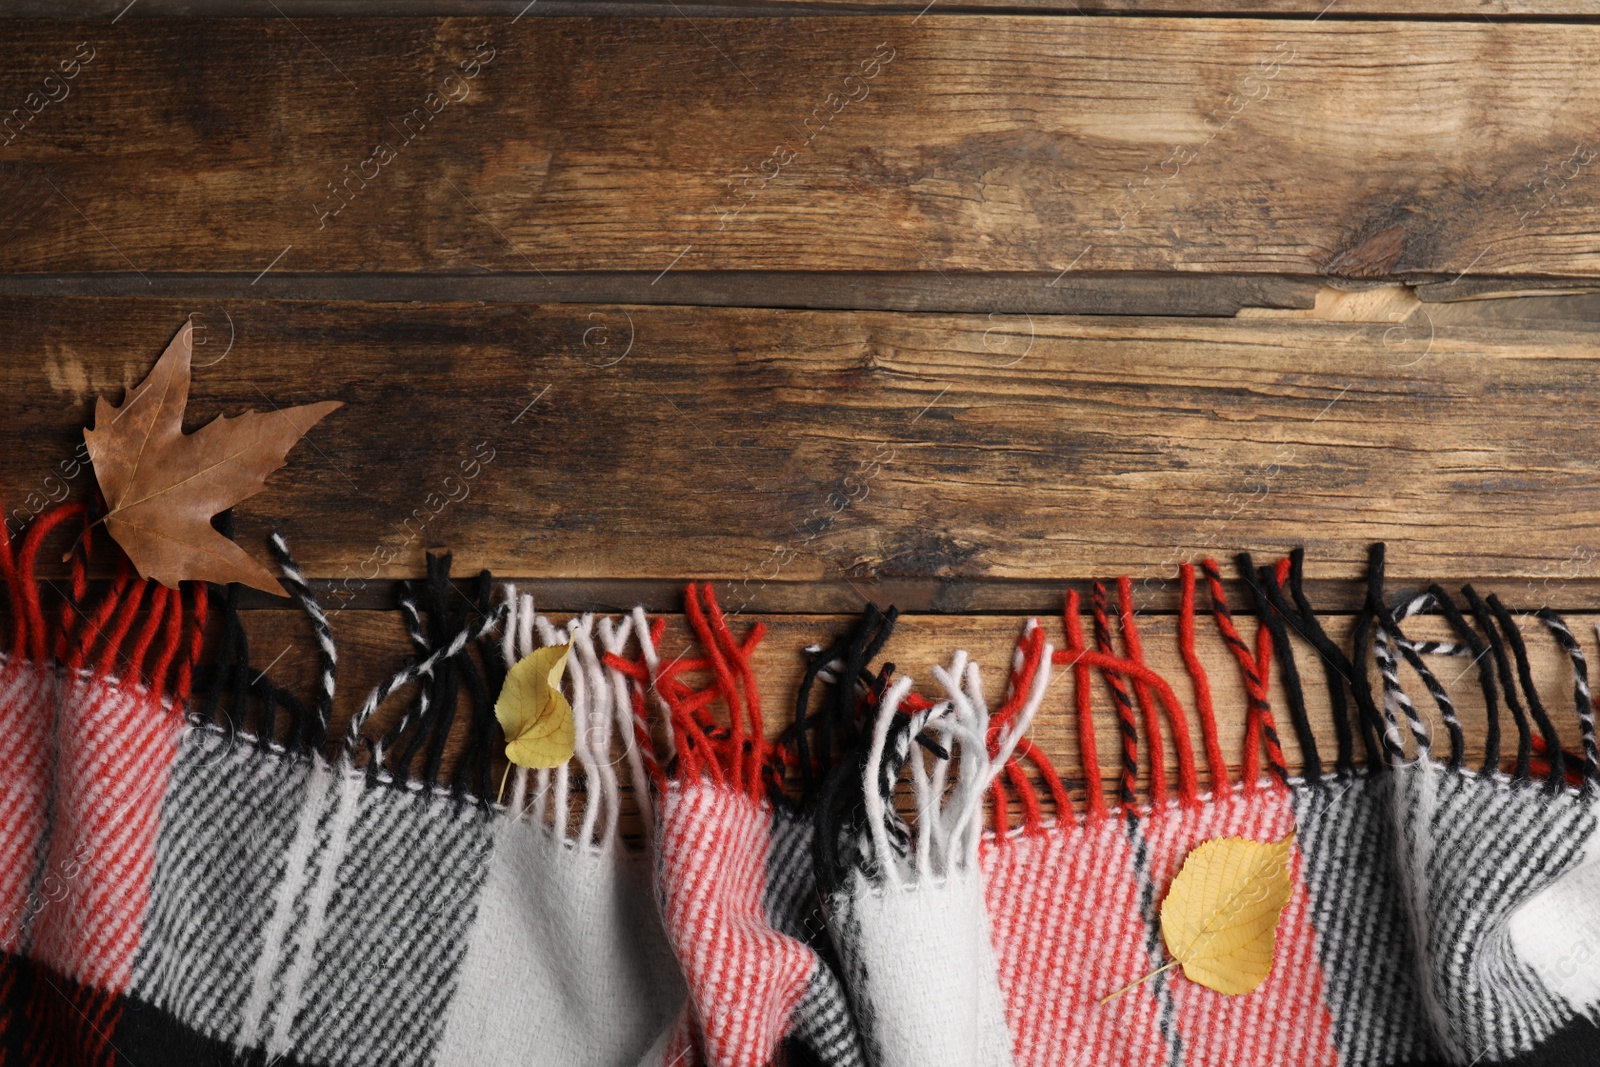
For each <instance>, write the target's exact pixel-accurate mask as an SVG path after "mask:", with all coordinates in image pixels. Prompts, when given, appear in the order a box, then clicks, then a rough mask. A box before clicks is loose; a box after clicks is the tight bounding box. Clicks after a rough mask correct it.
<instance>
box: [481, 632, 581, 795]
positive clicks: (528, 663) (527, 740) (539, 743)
mask: <svg viewBox="0 0 1600 1067" xmlns="http://www.w3.org/2000/svg"><path fill="white" fill-rule="evenodd" d="M571 652H572V643H571V642H570V641H569V642H568V643H567V644H564V645H551V646H550V647H548V648H541V649H539V650H537V651H536V652H534V653H532V654H531V655H528V656H524V657H523V658H522V659H521V660H519V661H518V662H517V664H516V666H514V667H512V668H511V670H510V671H509V672H507V674H506V684H505V686H504V687H503V688H502V689H501V690H500V699H499V700H496V701H495V703H494V717H495V718H496V719H499V720H500V727H501V729H503V730H504V731H505V733H506V759H508V760H510V761H511V762H512V763H515V764H516V765H517V766H519V767H559V766H561V765H562V764H563V763H565V762H567V760H569V759H571V758H572V754H573V752H574V751H576V749H577V741H578V736H577V732H576V730H575V729H574V727H573V723H572V705H571V704H568V703H567V698H566V697H565V696H562V694H561V676H562V675H564V674H565V673H566V671H567V656H568V655H570V654H571Z"/></svg>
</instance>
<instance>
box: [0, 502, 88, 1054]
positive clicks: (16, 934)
mask: <svg viewBox="0 0 1600 1067" xmlns="http://www.w3.org/2000/svg"><path fill="white" fill-rule="evenodd" d="M81 512H82V509H81V508H76V509H74V508H57V509H55V510H53V511H51V512H48V513H46V514H45V515H44V516H42V517H40V518H39V519H38V521H36V522H35V523H34V524H33V526H32V527H31V528H30V529H29V531H28V534H27V536H26V537H25V538H24V539H23V541H22V544H21V546H20V550H19V551H15V552H14V551H13V547H12V544H11V539H10V538H9V537H8V536H4V535H0V579H3V580H4V582H5V584H6V588H7V591H8V594H9V597H10V607H11V612H10V615H11V625H12V627H13V629H12V634H11V637H12V641H11V648H10V652H9V654H7V655H6V656H5V657H4V660H3V662H0V952H17V951H20V950H21V949H22V948H23V947H24V944H25V938H26V932H27V927H28V925H29V924H30V922H31V921H32V918H33V916H34V915H35V914H36V913H37V912H38V911H39V909H40V907H41V906H42V904H43V901H44V894H46V893H53V892H54V891H55V882H56V880H55V879H52V880H51V881H50V882H49V883H48V884H47V883H46V882H45V880H44V878H43V877H42V876H41V872H40V871H39V869H38V864H39V860H40V858H41V857H40V852H41V850H42V848H43V845H44V834H45V829H46V826H47V825H48V822H47V818H46V816H47V814H48V812H47V808H48V804H49V793H50V773H51V768H50V730H51V726H52V714H53V707H52V705H53V702H54V695H55V694H54V692H53V683H54V680H55V671H54V666H53V664H51V663H50V660H49V650H50V645H49V638H50V636H51V634H50V627H49V626H48V624H47V622H46V619H45V616H44V612H43V608H42V606H41V605H40V602H39V591H38V584H37V581H36V579H35V575H34V565H35V562H36V561H37V559H38V555H39V548H40V545H41V544H42V543H43V540H44V538H45V536H46V535H48V534H49V533H50V532H51V531H52V530H54V529H55V528H56V527H58V526H60V525H61V524H62V523H64V522H66V521H67V520H69V519H71V518H73V517H75V516H78V515H80V514H81ZM0 981H5V979H0ZM5 992H6V990H0V995H3V994H4V993H5ZM4 1026H5V1019H4V1017H3V1016H0V1027H4Z"/></svg>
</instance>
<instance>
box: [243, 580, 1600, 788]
mask: <svg viewBox="0 0 1600 1067" xmlns="http://www.w3.org/2000/svg"><path fill="white" fill-rule="evenodd" d="M534 592H535V595H536V596H537V588H535V590H534ZM1201 601H1202V607H1204V606H1205V598H1204V596H1203V595H1202V598H1201ZM1236 606H1237V605H1236ZM667 617H668V620H669V628H668V637H667V640H666V641H665V643H664V644H663V646H662V649H663V655H664V657H665V658H670V657H672V656H676V655H677V654H678V653H679V652H681V651H684V650H685V649H686V648H688V647H690V643H689V641H688V639H687V636H686V635H687V630H686V628H685V626H684V624H683V620H682V618H681V617H680V616H675V615H669V616H667ZM552 618H554V619H555V620H556V621H558V622H560V621H563V617H562V616H560V615H553V616H552ZM1597 619H1600V616H1597V615H1593V614H1585V615H1571V616H1569V617H1568V618H1567V622H1568V624H1569V625H1570V626H1571V628H1572V630H1573V633H1574V635H1575V636H1576V637H1577V638H1578V640H1579V642H1580V644H1581V645H1582V647H1583V649H1584V651H1585V653H1586V655H1587V656H1588V657H1589V659H1590V662H1591V663H1592V662H1593V658H1594V656H1595V654H1596V650H1597V649H1596V640H1595V630H1594V624H1595V622H1596V621H1597ZM244 621H245V627H246V630H247V632H248V633H249V634H250V637H251V648H252V659H253V660H255V661H258V662H259V663H260V664H265V663H267V662H269V661H271V660H273V659H274V657H279V656H281V659H279V660H278V661H277V663H276V664H275V665H274V666H273V669H272V677H273V678H274V679H275V680H277V681H278V682H279V684H285V685H288V686H290V687H292V688H294V689H296V690H297V691H299V692H301V693H306V694H309V693H310V692H312V690H313V687H314V683H315V680H316V666H315V656H314V646H313V645H312V644H311V642H310V641H309V630H308V628H307V627H306V624H305V622H304V620H303V619H302V618H300V617H298V616H297V615H296V614H295V613H293V612H286V611H270V610H269V611H250V612H245V613H244ZM756 621H759V622H761V623H762V624H764V625H765V626H767V627H768V635H767V637H766V638H765V639H764V640H763V643H762V645H761V648H760V651H759V652H758V654H757V656H756V659H755V667H756V670H757V680H758V682H759V688H760V697H761V706H762V709H763V712H764V716H765V720H766V722H767V724H768V728H769V729H770V730H774V731H776V730H781V729H782V728H784V727H785V726H786V725H787V724H788V723H789V722H790V721H792V719H793V714H794V710H793V709H794V693H795V689H796V686H797V685H798V683H799V679H800V674H801V669H802V667H803V662H804V660H803V656H802V654H801V653H802V649H803V648H804V647H805V646H806V645H808V644H811V643H813V642H818V641H826V640H827V639H828V638H830V637H831V636H832V635H834V634H835V633H837V632H839V631H840V630H842V629H844V628H846V627H847V626H848V625H849V623H850V616H842V615H839V616H833V615H830V616H816V615H811V616H807V615H759V616H758V615H750V616H746V617H744V618H742V619H736V620H735V622H734V629H735V632H736V633H743V626H744V624H745V623H747V622H756ZM1323 621H1324V623H1325V626H1326V627H1327V629H1328V632H1329V634H1330V636H1332V637H1333V638H1334V640H1336V641H1337V642H1339V644H1340V645H1341V647H1343V648H1345V649H1346V650H1347V651H1348V649H1349V647H1350V642H1349V633H1350V626H1351V620H1350V619H1349V618H1348V617H1345V616H1339V617H1328V618H1326V619H1324V620H1323ZM1024 622H1025V620H1024V619H1023V618H1022V617H1019V616H1016V615H908V616H905V617H903V618H902V619H901V621H900V622H899V624H898V626H897V627H896V630H895V634H894V636H893V637H892V638H891V640H890V643H889V645H888V646H887V649H886V652H885V657H884V658H885V659H887V660H889V661H891V662H893V663H895V664H896V665H897V667H898V668H899V670H900V671H901V672H903V673H909V674H910V675H911V676H912V677H913V678H914V679H915V681H916V689H917V691H918V692H922V693H924V694H926V695H927V696H929V697H930V698H933V699H939V698H941V697H942V696H943V693H942V691H941V690H940V689H939V687H938V684H937V682H936V681H935V680H934V678H933V677H932V674H931V668H932V666H933V665H934V664H947V663H948V662H949V659H950V656H951V654H952V653H953V652H954V651H955V650H957V649H964V650H966V651H967V652H968V653H970V654H971V656H972V657H973V658H974V659H975V660H976V661H977V662H978V663H979V664H980V666H981V668H982V670H983V676H984V678H985V679H986V692H987V695H988V697H989V699H990V700H991V701H992V702H993V701H998V700H999V698H1000V696H1001V695H1002V692H1003V689H1004V685H1005V678H1006V672H1007V671H1008V669H1009V664H1010V660H1011V651H1012V649H1013V648H1014V646H1015V642H1016V640H1017V637H1018V635H1019V634H1020V633H1021V632H1022V627H1023V624H1024ZM1199 622H1200V625H1199V626H1198V628H1197V645H1196V648H1197V651H1198V653H1199V655H1200V658H1201V661H1202V662H1203V663H1204V665H1205V669H1206V672H1207V677H1208V680H1209V682H1210V685H1211V689H1212V699H1213V703H1214V707H1215V713H1216V720H1217V729H1218V736H1219V739H1220V741H1221V745H1222V749H1223V752H1224V755H1225V757H1226V759H1227V762H1228V766H1229V770H1230V774H1231V775H1232V776H1233V777H1235V778H1237V776H1238V772H1239V768H1240V766H1241V763H1242V760H1243V751H1244V734H1245V711H1246V699H1245V691H1244V688H1243V684H1242V679H1241V675H1240V672H1239V668H1238V665H1237V664H1236V662H1235V661H1234V660H1233V659H1232V658H1231V656H1230V655H1229V653H1228V651H1227V649H1226V648H1225V647H1224V646H1223V644H1222V642H1221V640H1220V639H1219V638H1218V637H1217V635H1216V630H1215V627H1214V626H1213V624H1212V623H1211V621H1210V619H1209V618H1202V619H1201V620H1199ZM1239 622H1240V628H1241V632H1242V633H1243V634H1244V635H1245V637H1246V639H1247V640H1252V641H1253V634H1254V631H1255V623H1254V622H1253V621H1252V620H1251V619H1250V618H1249V617H1248V616H1246V615H1244V614H1243V613H1241V617H1240V620H1239ZM1041 623H1042V624H1043V625H1044V626H1045V628H1046V633H1047V636H1048V640H1049V641H1051V643H1052V644H1054V645H1055V646H1056V647H1060V646H1061V645H1062V643H1063V640H1064V637H1063V631H1062V625H1061V620H1060V617H1059V615H1058V616H1056V617H1055V618H1049V617H1045V618H1043V619H1042V620H1041ZM1090 625H1091V623H1090V621H1089V620H1088V618H1087V617H1086V618H1085V629H1086V631H1087V632H1092V631H1090V630H1089V627H1090ZM1139 626H1140V633H1141V636H1142V638H1143V640H1144V644H1145V654H1146V656H1147V658H1148V660H1149V662H1150V664H1151V666H1152V667H1154V668H1155V669H1156V670H1157V671H1158V672H1160V673H1161V674H1162V675H1163V676H1164V677H1165V678H1166V679H1167V680H1168V683H1169V684H1170V685H1171V686H1172V688H1173V691H1174V692H1175V693H1176V695H1177V697H1178V699H1179V700H1180V702H1182V703H1183V705H1184V707H1185V709H1186V713H1187V715H1188V716H1189V719H1190V724H1191V725H1190V730H1191V733H1192V735H1193V738H1194V742H1195V744H1194V756H1195V760H1196V763H1197V766H1198V767H1199V768H1200V769H1201V772H1202V774H1201V777H1202V780H1204V777H1205V775H1204V768H1205V754H1204V751H1203V749H1202V747H1201V745H1200V734H1199V727H1198V725H1197V724H1196V723H1197V720H1196V719H1195V718H1194V716H1195V712H1194V703H1193V701H1194V697H1193V688H1192V685H1191V682H1190V680H1189V676H1188V674H1187V672H1186V671H1185V669H1184V667H1183V662H1182V660H1181V658H1180V656H1179V650H1178V645H1177V636H1176V634H1177V630H1176V621H1175V620H1174V619H1173V618H1172V617H1171V616H1158V615H1151V616H1142V617H1140V619H1139ZM1521 629H1522V632H1523V634H1524V636H1525V639H1526V641H1527V645H1528V652H1529V659H1530V665H1531V668H1532V671H1533V678H1534V680H1535V685H1536V687H1537V690H1538V692H1539V694H1540V696H1541V698H1542V699H1543V701H1544V704H1545V706H1546V708H1547V709H1548V710H1549V712H1550V714H1551V717H1552V720H1553V721H1554V722H1555V723H1556V726H1557V730H1558V732H1559V733H1560V735H1561V738H1562V740H1563V743H1564V746H1565V747H1566V748H1567V749H1568V750H1570V751H1574V752H1576V751H1578V741H1579V733H1578V723H1577V717H1576V715H1575V713H1574V708H1573V696H1572V681H1571V676H1572V675H1571V667H1570V665H1569V663H1568V661H1567V659H1566V657H1565V655H1564V654H1563V653H1562V652H1561V651H1560V650H1559V649H1558V648H1557V646H1556V644H1555V642H1554V641H1553V640H1552V639H1551V638H1550V636H1549V635H1548V633H1547V632H1546V631H1545V630H1544V628H1543V627H1542V625H1540V624H1539V623H1538V622H1537V621H1535V620H1532V619H1527V618H1524V619H1522V620H1521ZM334 630H335V634H336V637H337V640H338V642H339V646H340V670H341V676H340V679H341V680H340V690H339V695H338V700H337V705H336V722H337V723H339V724H340V725H342V724H343V722H345V721H347V718H348V715H349V714H350V713H351V712H353V710H354V709H355V708H356V707H358V706H359V705H360V703H361V701H362V700H363V699H364V698H365V697H366V694H367V693H368V692H369V691H370V689H371V687H372V686H374V685H376V684H377V683H378V682H379V681H380V680H381V679H382V678H383V677H385V676H386V675H387V674H388V673H390V672H392V671H394V670H397V669H399V667H400V666H401V665H402V664H403V663H404V662H405V660H404V657H405V655H406V652H407V646H406V641H405V633H404V629H403V627H402V626H401V624H400V621H399V617H398V613H396V612H374V611H352V612H345V613H343V614H341V615H340V616H337V617H336V618H335V620H334ZM1406 630H1407V633H1408V635H1410V636H1412V637H1414V638H1416V639H1426V638H1431V637H1439V638H1447V637H1449V636H1450V634H1449V630H1448V627H1447V626H1444V625H1443V624H1442V621H1441V620H1438V619H1436V618H1429V617H1424V618H1420V619H1414V620H1411V621H1409V622H1408V623H1407V626H1406ZM1294 643H1295V645H1296V649H1297V652H1296V657H1297V663H1298V665H1299V668H1300V671H1301V675H1302V677H1303V678H1304V679H1305V685H1304V694H1305V699H1306V706H1307V715H1308V718H1309V719H1310V721H1311V723H1312V725H1313V728H1314V731H1315V733H1316V738H1317V744H1318V748H1319V755H1320V756H1321V758H1322V760H1323V762H1324V764H1325V765H1326V766H1328V767H1329V768H1330V769H1331V765H1332V763H1333V760H1334V755H1335V752H1336V748H1335V733H1334V728H1333V711H1332V706H1331V704H1330V700H1329V695H1328V688H1327V686H1326V684H1325V682H1324V681H1323V675H1322V669H1321V666H1320V661H1319V660H1318V657H1317V653H1316V652H1315V650H1314V649H1312V648H1311V647H1310V646H1309V645H1307V644H1304V643H1302V642H1300V641H1299V640H1298V639H1295V642H1294ZM1430 665H1431V666H1432V668H1433V669H1434V671H1435V672H1436V674H1437V675H1438V676H1439V678H1440V680H1441V681H1442V682H1444V683H1445V685H1446V688H1447V690H1448V692H1449V694H1450V696H1451V698H1452V700H1453V701H1454V702H1455V703H1456V706H1457V711H1458V714H1459V718H1460V721H1461V724H1462V732H1463V734H1464V737H1465V748H1464V751H1465V754H1466V759H1467V760H1468V762H1469V763H1473V764H1477V763H1479V762H1481V760H1482V759H1483V754H1484V745H1485V737H1486V733H1487V719H1486V715H1485V711H1484V703H1483V698H1482V693H1481V691H1480V689H1479V687H1478V677H1477V671H1476V669H1475V668H1474V667H1472V666H1471V665H1470V664H1469V663H1468V661H1466V660H1462V659H1439V658H1435V659H1433V660H1432V661H1431V664H1430ZM1369 673H1372V677H1373V680H1374V683H1375V684H1376V680H1377V679H1376V674H1375V673H1374V672H1369ZM1274 679H1275V680H1274V689H1273V696H1274V701H1273V703H1274V708H1275V715H1276V718H1277V722H1278V729H1279V733H1280V735H1281V736H1282V738H1283V742H1284V749H1285V755H1286V757H1287V758H1288V761H1289V763H1290V764H1291V766H1292V767H1293V768H1294V769H1296V770H1298V769H1299V768H1300V767H1301V766H1302V763H1303V759H1302V753H1301V750H1300V746H1299V743H1298V741H1297V740H1296V737H1295V732H1294V730H1293V728H1292V727H1291V724H1290V720H1289V716H1288V713H1287V711H1286V710H1285V707H1286V705H1285V701H1284V690H1283V688H1282V672H1281V669H1280V670H1277V671H1275V672H1274ZM1403 682H1404V684H1405V685H1406V687H1407V689H1408V691H1409V692H1410V693H1411V695H1412V697H1413V699H1414V700H1415V701H1416V704H1417V706H1418V708H1419V709H1420V710H1421V711H1422V712H1423V714H1424V716H1425V717H1426V718H1427V719H1428V721H1429V723H1430V725H1431V727H1432V730H1433V734H1434V737H1435V738H1436V740H1435V746H1436V755H1438V756H1439V757H1440V758H1443V757H1445V756H1447V755H1448V752H1449V748H1448V741H1447V735H1446V733H1445V730H1444V727H1443V721H1442V719H1441V718H1440V716H1439V714H1438V711H1437V709H1436V708H1434V707H1433V706H1432V705H1431V703H1430V702H1429V701H1428V699H1427V694H1426V692H1425V691H1424V689H1423V687H1422V684H1421V682H1420V681H1419V680H1418V679H1417V678H1416V676H1415V675H1413V674H1411V673H1410V671H1409V669H1407V670H1406V671H1405V672H1404V678H1403ZM1075 684H1076V683H1075V681H1074V679H1073V677H1072V672H1071V671H1069V670H1057V671H1056V672H1054V674H1053V677H1052V681H1051V683H1050V689H1049V690H1048V694H1049V695H1048V697H1047V700H1046V703H1045V705H1044V706H1043V708H1042V709H1041V711H1040V712H1039V714H1038V716H1037V717H1036V719H1035V722H1034V725H1033V727H1032V730H1031V732H1030V736H1031V737H1032V738H1033V739H1034V741H1035V742H1036V743H1037V744H1038V745H1039V746H1040V747H1041V748H1042V749H1043V750H1044V752H1045V754H1046V755H1047V756H1048V757H1049V758H1050V760H1051V761H1052V762H1053V763H1054V765H1055V769H1056V770H1057V772H1058V773H1059V774H1060V775H1061V777H1062V778H1063V780H1064V781H1066V782H1067V783H1068V785H1069V786H1070V787H1071V789H1072V790H1073V791H1074V796H1075V798H1077V799H1080V800H1081V798H1082V797H1083V795H1084V794H1083V790H1084V789H1085V788H1087V785H1086V783H1085V781H1084V775H1083V763H1082V760H1081V759H1080V757H1079V752H1080V749H1079V739H1078V733H1077V729H1076V726H1075V711H1074V708H1075V704H1074V700H1075V697H1074V693H1075V689H1074V686H1075ZM1093 684H1094V701H1095V707H1096V708H1097V709H1098V710H1097V711H1096V718H1095V743H1096V748H1097V751H1098V753H1099V760H1100V770H1101V783H1100V787H1101V788H1102V789H1104V790H1105V792H1106V796H1107V797H1108V798H1111V797H1114V796H1115V793H1116V786H1117V780H1118V775H1119V773H1120V770H1119V764H1118V759H1119V756H1118V753H1119V751H1120V749H1119V748H1118V745H1119V743H1120V742H1119V740H1118V734H1117V727H1116V718H1115V711H1114V708H1113V706H1112V704H1111V700H1110V696H1109V692H1108V690H1107V689H1106V688H1105V685H1104V682H1103V681H1102V680H1101V679H1100V677H1099V676H1098V674H1097V675H1096V677H1095V680H1094V683H1093ZM399 703H400V700H399V698H397V699H396V700H395V701H394V705H393V706H389V707H386V709H384V711H383V712H382V713H381V714H383V715H388V716H391V717H392V716H395V715H398V714H399V707H398V705H399ZM1500 716H1501V727H1502V730H1503V732H1504V739H1503V741H1502V752H1503V754H1504V755H1506V756H1507V757H1509V756H1511V755H1513V754H1514V752H1515V748H1516V732H1515V728H1514V726H1513V724H1512V720H1511V717H1510V715H1509V713H1508V712H1507V710H1506V709H1505V707H1504V705H1502V706H1501V709H1500ZM337 733H338V731H336V735H337ZM464 734H465V731H464V730H459V731H457V739H458V740H464ZM1147 744H1148V741H1147V739H1143V738H1142V739H1141V756H1140V788H1141V790H1144V789H1147V788H1148V784H1149V773H1148V772H1149V765H1148V752H1149V750H1148V747H1147ZM1162 748H1163V752H1164V753H1165V754H1166V760H1167V765H1168V770H1167V772H1166V773H1167V774H1168V776H1169V782H1171V781H1172V776H1173V775H1174V774H1175V771H1174V770H1173V769H1172V768H1173V767H1175V766H1176V763H1175V759H1176V757H1175V755H1174V753H1175V751H1176V750H1175V749H1174V747H1173V740H1172V735H1171V732H1170V728H1169V727H1164V729H1163V736H1162ZM1356 751H1357V754H1358V756H1359V755H1360V753H1361V748H1360V745H1359V742H1358V743H1357V747H1356ZM499 769H500V768H499V766H497V767H496V771H497V772H498V770H499Z"/></svg>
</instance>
